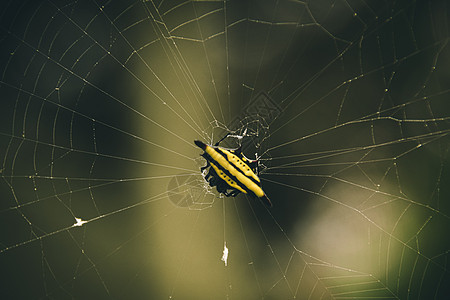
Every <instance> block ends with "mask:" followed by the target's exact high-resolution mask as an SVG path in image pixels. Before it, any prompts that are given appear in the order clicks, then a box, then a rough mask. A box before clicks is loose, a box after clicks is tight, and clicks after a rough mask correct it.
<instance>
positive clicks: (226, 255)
mask: <svg viewBox="0 0 450 300" xmlns="http://www.w3.org/2000/svg"><path fill="white" fill-rule="evenodd" d="M221 260H222V261H223V262H224V263H225V267H226V266H227V264H228V248H227V243H226V242H225V244H224V245H223V254H222V258H221Z"/></svg>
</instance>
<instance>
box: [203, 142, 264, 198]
mask: <svg viewBox="0 0 450 300" xmlns="http://www.w3.org/2000/svg"><path fill="white" fill-rule="evenodd" d="M227 136H228V134H227V135H225V136H224V137H223V138H222V139H221V140H220V141H218V142H217V143H216V144H215V145H214V146H210V145H206V144H205V143H203V142H201V141H194V143H195V144H196V145H197V146H198V147H199V148H200V149H202V150H203V151H204V152H203V154H202V155H201V156H203V157H204V158H205V159H206V166H204V167H202V168H200V170H201V171H202V172H203V171H204V170H205V169H206V168H208V167H209V170H208V174H207V175H206V176H205V179H206V180H207V181H208V183H209V185H210V186H212V187H214V186H216V187H217V191H218V192H219V193H222V194H224V195H225V196H227V197H236V196H237V195H238V194H239V193H241V192H242V193H244V194H250V195H253V196H255V197H257V198H259V199H261V200H262V201H263V202H264V204H266V205H268V206H272V203H271V202H270V200H269V198H268V197H267V196H266V194H265V193H264V191H263V190H262V188H261V181H260V180H259V177H258V175H257V173H258V160H250V159H248V158H246V157H245V156H244V154H243V153H242V146H241V147H239V148H237V149H225V148H222V147H220V146H219V144H220V142H221V141H223V140H224V139H225V138H226V137H227Z"/></svg>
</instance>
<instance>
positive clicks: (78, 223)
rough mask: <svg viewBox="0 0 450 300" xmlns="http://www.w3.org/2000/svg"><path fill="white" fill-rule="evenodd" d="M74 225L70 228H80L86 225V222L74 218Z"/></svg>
mask: <svg viewBox="0 0 450 300" xmlns="http://www.w3.org/2000/svg"><path fill="white" fill-rule="evenodd" d="M75 221H76V223H75V224H73V225H72V227H75V226H82V225H83V224H84V223H87V221H83V220H82V219H81V218H75Z"/></svg>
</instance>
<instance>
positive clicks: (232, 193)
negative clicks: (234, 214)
mask: <svg viewBox="0 0 450 300" xmlns="http://www.w3.org/2000/svg"><path fill="white" fill-rule="evenodd" d="M240 192H241V191H239V190H233V191H232V192H231V193H230V197H236V196H237V195H239V193H240Z"/></svg>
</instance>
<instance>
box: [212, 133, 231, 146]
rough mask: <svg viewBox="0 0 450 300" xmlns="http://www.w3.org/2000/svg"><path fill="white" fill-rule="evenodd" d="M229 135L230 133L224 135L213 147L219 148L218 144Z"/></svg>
mask: <svg viewBox="0 0 450 300" xmlns="http://www.w3.org/2000/svg"><path fill="white" fill-rule="evenodd" d="M229 134H230V133H227V134H225V136H224V137H223V138H221V139H220V141H218V142H217V143H215V144H214V146H219V144H220V142H221V141H223V140H224V139H226V138H227V136H228V135H229Z"/></svg>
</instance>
